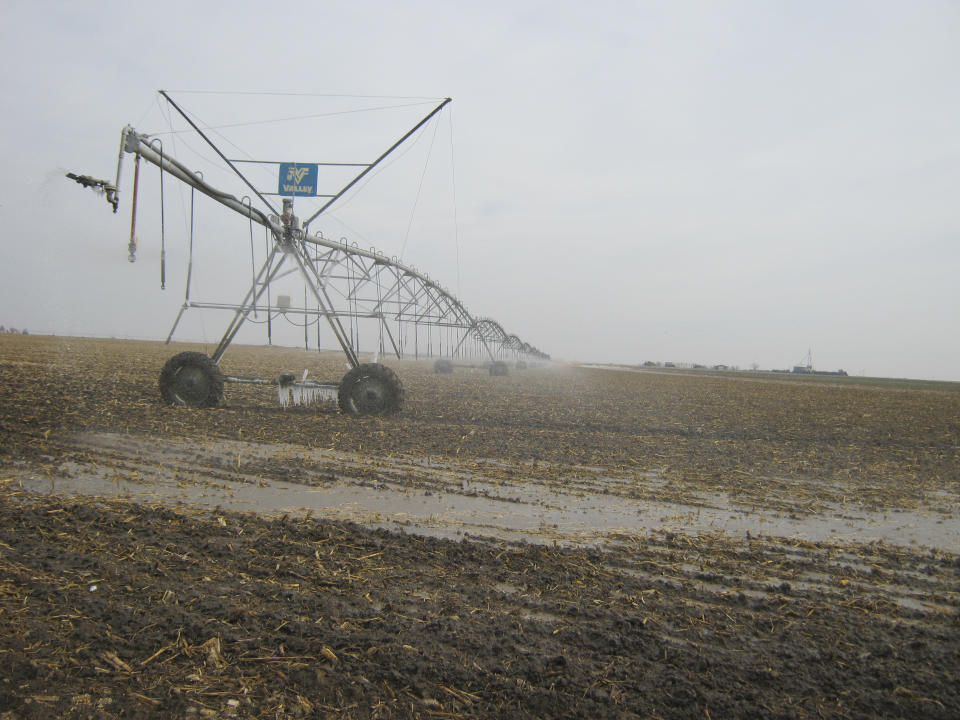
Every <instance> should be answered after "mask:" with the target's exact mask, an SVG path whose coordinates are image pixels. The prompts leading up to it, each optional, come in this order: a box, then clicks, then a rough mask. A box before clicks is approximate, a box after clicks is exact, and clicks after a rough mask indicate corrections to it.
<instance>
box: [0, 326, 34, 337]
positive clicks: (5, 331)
mask: <svg viewBox="0 0 960 720" xmlns="http://www.w3.org/2000/svg"><path fill="white" fill-rule="evenodd" d="M29 334H30V333H29V332H27V329H26V328H24V329H23V330H17V329H16V328H5V327H4V326H3V325H0V335H29Z"/></svg>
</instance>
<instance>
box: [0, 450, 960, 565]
mask: <svg viewBox="0 0 960 720" xmlns="http://www.w3.org/2000/svg"><path fill="white" fill-rule="evenodd" d="M58 446H59V447H60V448H61V449H62V450H66V451H67V452H66V453H65V457H67V458H69V459H68V460H63V461H61V462H59V463H58V464H56V465H55V469H54V470H52V471H51V474H50V475H49V476H47V477H40V476H34V475H26V474H23V475H21V476H19V477H18V478H17V479H18V480H19V481H20V482H21V484H22V485H23V487H24V488H26V489H29V490H32V491H37V492H55V493H61V494H85V495H95V496H109V497H116V496H120V497H125V498H129V499H132V500H136V501H138V502H161V503H184V504H189V505H194V506H201V507H208V508H216V507H222V508H224V509H230V510H239V511H252V512H257V513H261V514H266V515H282V514H288V515H294V516H296V515H305V514H312V515H314V516H322V517H333V518H338V519H346V520H352V521H355V522H359V523H364V524H368V525H374V526H381V527H389V528H402V529H403V530H405V531H408V532H414V533H418V534H425V535H435V536H444V537H462V536H464V535H486V536H493V537H497V538H503V539H511V540H516V539H523V540H527V541H530V542H553V541H557V542H564V543H575V544H591V545H592V544H598V543H601V542H604V541H605V540H607V539H609V538H610V537H611V536H617V535H631V534H640V535H644V534H647V533H649V532H651V531H664V530H666V531H677V532H683V533H685V534H688V535H699V534H704V533H717V532H722V533H725V534H727V535H730V536H743V537H745V536H746V535H747V534H748V533H749V534H752V535H768V536H775V537H789V538H801V539H805V540H810V541H831V542H844V541H855V542H871V541H882V542H885V543H890V544H895V545H921V546H931V547H941V548H947V549H953V550H955V549H956V548H958V547H960V523H958V522H956V519H955V516H953V517H951V516H949V515H944V514H939V513H934V512H932V511H931V512H926V513H925V512H920V511H912V510H911V511H897V512H886V513H882V512H868V511H862V512H861V511H856V509H855V508H852V507H851V505H849V504H846V505H844V506H842V507H841V506H831V505H825V506H824V509H823V510H822V511H821V512H819V513H817V514H812V515H802V516H799V515H791V514H785V513H783V512H781V511H778V510H776V509H764V508H762V507H761V508H751V509H750V510H745V509H743V508H742V507H739V506H734V505H733V504H732V503H731V501H730V499H729V498H728V497H727V496H726V495H723V494H716V493H700V494H697V495H696V496H694V497H683V498H681V499H680V500H678V501H675V502H671V501H662V500H652V499H647V498H643V497H635V496H634V495H636V494H638V493H637V492H636V491H637V490H640V491H642V490H643V486H644V485H648V486H650V487H662V485H663V481H662V479H661V478H659V476H657V475H656V474H651V475H649V476H642V475H636V474H633V475H629V476H623V477H611V476H610V475H609V473H608V474H606V475H604V474H603V473H604V472H607V471H605V470H604V469H603V468H585V467H575V468H572V467H568V466H562V467H561V466H557V467H556V468H547V470H546V472H545V471H544V467H543V465H540V466H539V467H538V479H536V480H533V479H526V478H525V477H524V474H525V471H526V472H528V473H531V472H532V470H531V468H532V466H524V465H522V464H518V465H511V466H508V469H509V470H510V471H511V473H510V476H509V477H505V476H504V474H503V470H504V468H505V467H507V466H505V465H504V464H503V463H501V462H499V461H495V460H491V461H476V460H470V461H457V460H449V461H447V460H444V461H442V462H441V461H440V459H437V458H415V457H383V456H367V455H363V454H361V453H345V452H337V451H331V450H324V449H310V448H304V447H302V446H296V445H280V444H273V445H269V444H256V443H247V442H239V441H224V440H216V441H194V440H188V439H170V438H162V439H153V438H150V439H148V438H140V437H135V436H126V435H117V434H107V433H102V434H82V435H77V436H73V437H71V438H66V439H62V440H60V441H58ZM51 460H52V458H51ZM544 475H547V476H549V477H551V478H553V480H554V481H555V482H545V481H544V480H543V476H544ZM562 475H567V476H569V478H570V479H567V478H564V477H562ZM284 477H289V478H296V480H297V481H296V482H290V481H287V480H284V479H282V478H284ZM618 487H619V488H629V490H630V492H629V494H618V493H617V492H614V491H612V488H618ZM639 494H641V495H642V492H640V493H639Z"/></svg>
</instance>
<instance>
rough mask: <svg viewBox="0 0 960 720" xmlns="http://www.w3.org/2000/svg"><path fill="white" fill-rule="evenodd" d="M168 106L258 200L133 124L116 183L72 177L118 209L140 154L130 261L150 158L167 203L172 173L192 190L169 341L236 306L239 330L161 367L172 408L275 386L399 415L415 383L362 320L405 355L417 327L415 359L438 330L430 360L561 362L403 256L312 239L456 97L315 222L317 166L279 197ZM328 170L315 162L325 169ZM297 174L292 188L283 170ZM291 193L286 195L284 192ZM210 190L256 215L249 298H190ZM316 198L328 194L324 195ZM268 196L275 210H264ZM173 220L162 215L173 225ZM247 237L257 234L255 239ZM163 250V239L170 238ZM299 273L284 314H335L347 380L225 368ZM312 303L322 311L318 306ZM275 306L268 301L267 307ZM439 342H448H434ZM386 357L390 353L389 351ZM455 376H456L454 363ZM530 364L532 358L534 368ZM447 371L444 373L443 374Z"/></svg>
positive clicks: (287, 394)
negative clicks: (129, 164) (181, 294)
mask: <svg viewBox="0 0 960 720" xmlns="http://www.w3.org/2000/svg"><path fill="white" fill-rule="evenodd" d="M160 94H161V95H162V96H163V97H164V98H165V99H166V101H167V102H168V103H169V105H170V107H172V108H173V109H174V110H175V111H176V112H177V113H179V115H180V116H182V117H183V119H184V120H185V121H186V122H187V123H188V124H189V125H190V126H191V128H192V129H193V131H195V132H196V133H197V135H199V136H200V138H202V139H203V141H205V142H206V143H207V145H208V146H209V147H210V148H212V149H213V150H214V152H215V153H216V154H217V155H218V156H219V158H220V159H221V160H222V161H223V162H224V163H225V164H226V165H227V166H228V167H229V169H230V170H232V171H233V172H234V173H235V174H236V175H237V176H238V177H239V178H240V179H241V180H242V181H243V182H244V184H245V185H246V186H247V187H248V188H249V189H250V190H251V191H252V193H253V196H245V197H244V198H242V199H237V198H236V197H235V196H234V195H231V194H230V193H228V192H225V191H222V190H220V189H218V188H216V187H214V186H213V185H211V184H210V183H208V182H207V181H206V180H205V179H204V178H203V176H202V175H201V174H200V173H197V172H194V171H192V170H190V169H188V168H187V167H186V166H185V165H184V164H183V163H181V162H180V161H178V160H177V159H175V158H174V157H172V156H171V154H170V153H169V152H165V151H164V148H163V145H162V143H161V142H160V139H159V138H157V137H154V136H151V135H149V134H144V133H139V132H137V131H136V130H135V129H134V128H133V127H131V126H129V125H128V126H126V127H124V128H123V131H122V133H121V141H120V152H119V155H118V160H117V172H116V180H115V182H110V181H106V180H98V179H96V178H92V177H90V176H88V175H75V174H72V173H71V174H69V175H68V176H67V177H68V178H70V179H72V180H75V181H76V182H78V183H80V184H81V185H83V186H84V187H89V188H92V189H94V190H96V191H98V192H101V193H102V194H105V195H106V198H107V201H108V203H109V204H110V205H111V206H112V207H113V211H114V212H117V208H118V205H119V194H120V181H121V170H122V166H123V159H124V156H125V155H128V154H129V155H133V156H134V158H135V163H136V166H135V177H134V186H133V209H132V217H131V231H130V241H129V245H128V253H129V260H130V262H134V261H135V260H136V250H137V241H136V236H135V229H136V202H137V188H138V182H139V177H140V161H141V159H143V160H145V161H147V162H148V163H150V164H152V165H154V166H156V167H158V168H159V169H160V178H161V207H162V203H163V192H162V188H163V176H164V174H169V175H172V176H173V177H174V178H176V179H177V180H179V181H181V182H183V183H184V184H186V185H188V186H190V188H191V237H190V248H191V251H190V252H191V255H190V262H189V264H188V269H187V285H186V293H185V299H184V303H183V305H182V307H181V308H180V311H179V313H178V314H177V316H176V319H175V320H174V323H173V326H172V328H171V330H170V333H169V335H168V336H167V342H168V343H169V342H170V341H171V339H172V337H173V335H174V332H175V331H176V329H177V326H178V324H179V323H180V320H181V318H182V317H183V315H184V313H185V311H186V310H188V309H190V308H207V309H217V310H229V311H231V312H232V313H233V317H232V319H231V320H230V322H229V323H228V325H227V328H226V330H225V331H224V333H223V336H222V338H221V339H220V342H219V343H218V345H217V347H216V349H215V350H214V351H213V353H212V354H211V355H209V356H208V355H206V354H204V353H200V352H182V353H179V354H177V355H174V356H173V357H172V358H170V360H168V361H167V363H166V364H165V365H164V367H163V369H162V370H161V372H160V378H159V385H160V395H161V397H162V399H163V400H164V402H166V403H169V404H171V405H185V406H189V407H198V408H202V407H213V406H216V405H218V404H219V403H220V401H221V400H222V398H223V389H224V385H225V384H226V383H243V384H251V385H269V386H273V387H275V388H276V390H277V394H278V399H279V401H280V403H281V405H290V404H293V405H306V404H310V403H311V402H315V401H318V400H330V401H336V402H337V404H338V406H339V408H340V410H341V411H342V412H344V413H347V414H351V415H365V414H370V415H386V414H391V413H396V412H398V411H399V410H400V409H401V408H402V406H403V399H404V391H403V385H402V383H401V381H400V378H399V377H398V376H397V374H396V373H395V372H394V371H393V370H391V369H390V368H389V367H387V366H385V365H383V364H381V363H379V362H376V361H374V362H369V363H364V362H361V360H360V357H359V345H360V340H359V320H360V319H365V320H371V319H372V320H374V321H376V323H377V327H378V331H379V344H380V350H381V351H386V352H391V353H393V354H395V355H396V357H398V358H400V357H403V356H404V355H405V354H406V355H409V354H410V345H411V342H410V340H409V335H410V334H411V330H410V329H411V327H412V328H413V330H412V334H413V342H412V345H413V354H414V356H415V357H419V356H420V342H421V334H422V333H425V334H426V338H425V340H426V343H425V344H426V346H427V347H426V353H425V354H427V355H432V354H433V351H434V347H436V348H437V349H438V351H439V354H440V355H441V359H444V358H443V356H444V355H446V356H449V357H448V358H447V359H448V360H449V358H452V357H460V356H461V355H462V354H464V353H465V352H466V351H467V349H468V346H473V349H475V350H478V351H479V352H480V353H481V354H482V355H484V356H485V357H486V358H487V359H488V362H487V367H488V368H489V370H490V374H491V375H505V374H506V371H507V367H508V366H507V363H506V362H505V361H504V358H505V357H512V358H514V359H516V361H517V363H518V367H520V366H521V365H520V363H523V362H524V360H525V359H531V360H535V359H540V360H543V359H549V356H547V355H546V354H544V353H542V352H540V351H539V350H537V349H536V348H534V347H533V346H531V345H529V344H527V343H524V342H522V341H520V340H519V338H517V337H516V336H515V335H509V334H507V333H506V332H505V331H504V330H503V328H502V326H500V324H499V323H497V322H496V321H493V320H490V319H486V318H481V319H475V318H474V317H473V316H472V315H471V314H470V313H469V312H468V311H467V309H466V307H464V306H463V304H462V303H461V302H460V301H459V300H458V299H457V298H456V297H455V296H454V295H453V294H452V293H450V292H449V291H448V290H446V289H445V288H443V287H442V286H441V285H440V284H438V283H437V282H435V281H433V280H431V279H430V277H429V276H427V275H426V274H423V273H421V272H420V271H419V270H417V269H416V268H413V267H410V266H407V265H404V264H403V263H402V262H400V261H399V259H398V258H396V257H389V258H388V257H387V256H386V255H384V254H382V253H380V252H378V251H377V250H376V249H374V248H371V249H369V250H364V249H361V248H359V247H358V246H357V244H356V243H348V242H347V241H345V240H333V239H329V238H326V237H324V236H323V235H322V233H314V234H311V233H310V232H309V228H310V224H311V223H312V222H313V221H314V220H315V219H316V218H317V217H319V216H320V215H321V214H322V213H323V212H324V211H325V210H327V209H328V208H329V207H330V206H331V205H333V203H335V202H336V201H337V200H338V199H340V198H342V197H343V196H344V194H346V193H347V192H348V191H349V190H350V189H351V188H353V187H354V186H356V185H357V183H358V182H359V181H360V180H361V179H362V178H364V177H365V176H366V175H368V174H369V173H370V172H371V171H372V170H373V169H374V168H375V167H377V166H378V165H379V164H380V163H382V162H383V161H384V160H385V159H386V158H387V157H388V156H389V155H390V154H391V153H392V152H393V151H394V150H396V149H397V148H398V147H400V145H402V144H403V143H404V142H405V141H406V140H407V139H409V138H410V137H411V136H412V135H414V133H416V132H417V131H418V130H419V129H420V128H421V127H423V126H424V125H425V124H426V123H428V122H429V121H430V120H431V119H432V118H433V117H434V116H436V115H437V114H438V113H439V112H440V111H441V110H442V109H443V108H444V107H445V106H446V105H447V103H449V102H450V99H449V98H447V99H444V100H443V101H442V102H440V103H439V104H438V105H437V106H436V107H434V108H433V109H432V110H431V111H430V112H429V113H428V114H427V115H426V116H425V117H423V118H422V119H421V120H420V121H419V122H418V123H417V124H416V125H414V126H413V127H412V128H411V129H410V130H409V131H408V132H407V133H406V134H404V135H403V136H402V137H400V138H399V139H398V140H397V141H396V142H394V143H393V144H392V145H391V146H390V147H389V148H387V150H386V151H384V152H383V153H382V154H380V156H379V157H377V158H376V159H375V160H373V161H372V162H364V163H346V164H344V163H335V164H337V165H350V166H353V167H356V168H359V172H357V174H356V175H355V176H354V177H353V178H352V179H350V180H349V182H347V183H346V184H345V185H343V186H342V187H341V188H340V189H339V190H337V191H336V192H334V193H332V194H329V195H324V196H320V197H322V198H323V199H324V203H323V205H322V206H321V207H320V209H319V210H317V211H316V212H315V213H314V214H313V215H311V216H310V217H309V218H307V219H306V220H305V221H301V220H300V219H299V218H298V217H297V216H296V215H295V214H294V210H293V197H294V196H296V195H298V194H309V193H299V192H298V189H299V188H300V185H299V183H301V182H302V181H303V179H304V176H305V174H307V173H309V172H310V164H304V165H298V164H290V165H291V166H292V167H285V166H284V164H280V163H275V164H279V165H280V178H281V179H280V191H281V192H279V193H267V192H262V191H261V190H260V189H258V188H257V187H256V186H255V185H254V184H253V183H252V182H250V180H248V178H247V177H246V176H245V175H244V174H243V173H242V172H241V171H240V169H239V168H238V164H239V163H241V162H246V161H239V160H237V161H233V160H231V159H229V158H228V157H227V156H226V155H225V154H224V153H223V152H222V151H221V149H220V148H218V147H217V145H215V144H214V143H213V141H212V140H211V139H210V137H209V136H208V135H207V134H206V133H205V132H204V130H203V129H202V128H200V127H199V126H198V125H197V124H196V123H195V122H194V121H193V119H191V117H190V116H189V115H188V114H187V113H186V112H184V110H183V109H181V107H180V106H179V105H178V104H177V103H176V102H174V100H173V99H172V98H171V97H170V96H169V95H168V94H167V93H166V92H165V91H162V90H161V91H160ZM317 165H319V163H318V164H313V167H314V168H316V166H317ZM285 172H286V173H288V175H287V180H286V184H284V179H283V178H284V175H283V173H285ZM285 188H286V189H287V190H286V192H284V189H285ZM194 191H196V192H200V193H202V194H204V195H206V196H208V197H209V198H211V199H213V200H215V201H216V202H218V203H220V204H221V205H223V206H225V207H226V208H228V209H230V210H232V211H233V212H236V213H238V214H240V215H242V216H243V217H245V218H247V219H248V220H249V222H250V228H251V230H250V250H251V261H252V262H253V263H254V267H253V268H252V270H251V275H250V278H251V281H250V286H249V288H248V290H247V292H246V294H245V295H244V296H243V299H242V300H241V301H240V302H239V303H234V304H230V303H212V302H198V301H196V300H194V299H191V297H190V273H191V270H192V262H193V255H192V252H193V250H192V248H193V235H192V212H193V200H192V198H193V192H194ZM312 194H314V195H316V194H317V193H316V190H315V189H314V190H313V193H312ZM267 195H287V196H288V197H283V200H282V204H281V208H279V209H278V208H276V207H275V206H274V205H273V204H272V203H271V202H270V200H269V199H268V198H267V197H266V196H267ZM257 200H258V201H259V202H260V203H261V204H262V205H263V207H264V209H260V208H258V207H255V206H254V202H255V201H257ZM162 217H163V213H162V211H161V227H162ZM254 224H257V225H260V226H262V227H263V228H265V229H266V234H267V236H268V238H269V239H268V248H267V253H266V259H265V261H264V262H263V263H262V264H261V265H260V267H259V270H257V269H256V266H255V262H254V260H253V230H252V228H253V225H254ZM244 240H246V239H244ZM161 243H163V232H162V231H161ZM165 272H166V271H165V250H163V249H162V250H161V276H162V277H163V278H164V281H165ZM291 275H292V276H299V277H300V278H301V279H302V280H303V283H304V303H303V306H302V307H297V306H294V305H293V304H292V303H291V299H290V297H289V296H286V295H281V296H278V297H277V300H282V302H283V306H282V307H280V308H279V309H280V310H281V311H282V312H283V314H284V315H287V314H289V315H292V316H297V315H299V316H301V317H303V319H304V328H305V329H304V333H305V336H306V332H307V331H306V327H307V326H306V323H307V320H308V318H313V319H314V320H315V321H316V322H319V318H320V317H323V318H324V319H325V320H326V322H327V323H328V325H329V327H330V329H331V331H332V332H333V335H334V337H335V338H336V341H337V344H338V345H339V346H340V348H341V349H342V351H343V353H344V355H345V356H346V359H347V363H348V365H349V370H348V371H347V373H346V374H345V375H344V376H343V377H342V378H341V379H340V381H339V382H331V381H319V380H314V379H310V378H308V377H307V373H306V372H304V374H303V375H302V376H301V377H299V378H297V377H295V376H294V375H293V374H291V373H281V374H279V375H277V376H276V377H274V378H258V377H244V376H237V375H231V374H227V373H225V372H223V370H222V369H221V367H220V362H221V360H222V358H223V356H224V353H226V351H227V348H228V347H229V346H230V344H231V342H232V341H233V340H234V339H235V338H236V336H237V333H238V332H239V331H240V328H241V327H242V326H243V325H244V323H245V322H246V321H247V320H248V319H249V318H250V316H251V315H254V316H256V315H257V314H258V313H261V312H263V313H266V317H267V322H268V325H267V327H268V338H269V333H270V330H269V328H270V325H269V322H270V317H271V313H272V312H275V311H277V310H278V306H272V303H271V286H272V284H273V283H275V282H277V281H278V280H280V279H281V278H284V277H287V276H291ZM308 299H309V300H310V301H312V302H313V303H314V304H315V306H314V307H308ZM265 300H266V302H264V301H265ZM434 343H436V345H435V344H434ZM377 356H379V353H378V354H377ZM449 362H450V369H451V370H452V367H453V364H452V360H450V361H449ZM524 364H525V363H524ZM438 372H440V370H439V369H438Z"/></svg>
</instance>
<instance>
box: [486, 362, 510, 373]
mask: <svg viewBox="0 0 960 720" xmlns="http://www.w3.org/2000/svg"><path fill="white" fill-rule="evenodd" d="M509 373H510V368H508V367H507V364H506V363H505V362H503V361H502V360H495V361H494V362H492V363H490V374H491V375H499V376H505V375H508V374H509Z"/></svg>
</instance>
